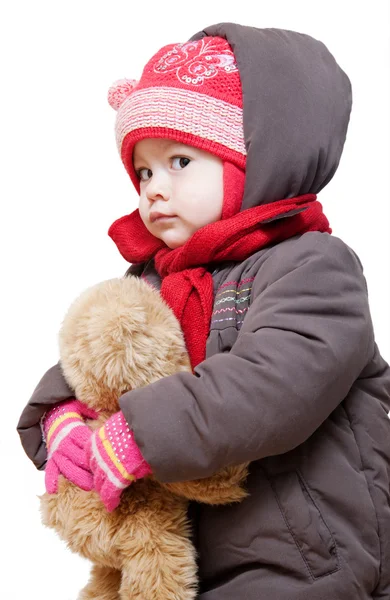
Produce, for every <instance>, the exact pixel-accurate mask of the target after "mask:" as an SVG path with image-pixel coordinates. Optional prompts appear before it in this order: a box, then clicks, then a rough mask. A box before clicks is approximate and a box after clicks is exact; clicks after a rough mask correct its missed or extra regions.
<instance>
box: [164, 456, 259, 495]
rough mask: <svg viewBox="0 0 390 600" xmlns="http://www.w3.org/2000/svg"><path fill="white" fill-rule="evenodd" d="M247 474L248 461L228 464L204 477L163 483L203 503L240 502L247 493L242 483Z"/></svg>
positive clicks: (176, 492)
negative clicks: (240, 463) (234, 464)
mask: <svg viewBox="0 0 390 600" xmlns="http://www.w3.org/2000/svg"><path fill="white" fill-rule="evenodd" d="M247 475H248V463H245V464H242V465H237V466H230V467H226V468H225V469H222V470H220V471H218V472H217V473H215V474H214V475H212V476H211V477H206V478H205V479H196V480H194V481H180V482H175V483H163V484H162V485H163V486H164V487H165V488H167V489H169V490H170V491H171V492H173V493H174V494H177V495H178V496H181V497H182V498H186V499H187V500H195V501H196V502H202V503H204V504H230V503H231V502H240V501H241V500H243V499H244V498H245V497H246V496H247V495H248V493H247V492H246V490H245V488H244V487H243V484H244V482H245V480H246V478H247Z"/></svg>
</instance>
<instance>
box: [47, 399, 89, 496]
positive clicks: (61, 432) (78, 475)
mask: <svg viewBox="0 0 390 600" xmlns="http://www.w3.org/2000/svg"><path fill="white" fill-rule="evenodd" d="M97 416H98V414H97V412H96V411H94V410H92V409H89V408H88V407H87V406H85V404H83V403H82V402H80V401H79V400H67V401H65V402H60V403H59V404H56V405H55V406H54V407H53V408H52V409H50V410H49V411H48V412H47V413H46V414H45V416H44V419H43V422H42V430H43V434H44V438H45V442H46V447H47V450H48V457H47V463H46V467H45V486H46V491H47V492H48V493H49V494H56V493H57V491H58V478H59V476H60V475H63V476H64V477H66V479H68V480H69V481H71V482H72V483H74V484H75V485H77V486H78V487H80V488H81V489H83V490H91V489H92V487H93V477H92V473H91V471H90V469H89V466H88V461H87V459H86V455H85V445H86V443H87V441H88V440H89V439H90V437H91V435H92V431H91V430H90V429H89V427H88V426H87V425H85V423H84V417H85V418H89V419H96V418H97Z"/></svg>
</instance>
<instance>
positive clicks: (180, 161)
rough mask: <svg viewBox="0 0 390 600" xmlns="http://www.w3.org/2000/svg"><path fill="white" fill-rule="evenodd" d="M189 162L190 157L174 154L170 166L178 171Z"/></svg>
mask: <svg viewBox="0 0 390 600" xmlns="http://www.w3.org/2000/svg"><path fill="white" fill-rule="evenodd" d="M190 162H191V159H190V158H186V157H185V156H174V157H173V159H172V168H173V169H175V170H177V171H180V170H181V169H184V167H186V166H187V165H188V164H189V163H190Z"/></svg>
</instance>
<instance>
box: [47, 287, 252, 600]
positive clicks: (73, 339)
mask: <svg viewBox="0 0 390 600" xmlns="http://www.w3.org/2000/svg"><path fill="white" fill-rule="evenodd" d="M59 351H60V364H61V368H62V371H63V374H64V377H65V379H66V381H67V383H68V384H69V386H70V387H71V388H73V390H74V391H75V397H76V398H77V399H78V400H80V401H81V402H83V403H84V404H86V405H87V406H88V407H89V408H91V409H94V410H95V411H96V412H97V415H98V417H97V418H96V419H94V420H92V419H91V420H88V421H87V424H88V425H89V426H90V427H91V429H96V428H97V427H100V426H101V425H102V424H103V423H104V422H105V420H106V419H107V418H108V417H110V416H111V415H112V414H114V413H115V412H117V411H118V410H120V407H119V404H118V398H119V397H120V396H121V395H122V394H123V393H124V392H126V391H129V390H132V389H135V388H137V387H141V386H145V385H147V384H149V383H152V382H154V381H157V380H158V379H160V378H161V377H166V376H169V375H173V374H174V373H178V372H180V371H188V372H190V371H191V366H190V361H189V357H188V353H187V350H186V347H185V341H184V337H183V333H182V331H181V328H180V325H179V322H178V321H177V319H176V317H175V316H174V314H173V312H172V310H171V309H170V308H169V306H168V305H167V304H166V303H165V302H164V301H163V299H162V298H161V296H160V294H159V292H158V291H157V290H155V289H154V288H152V287H151V286H150V285H149V284H147V283H146V282H145V281H143V280H142V279H140V278H138V277H135V276H130V277H124V278H117V279H110V280H108V281H104V282H101V283H99V284H97V285H94V286H92V287H90V288H88V289H87V290H85V291H84V292H83V293H82V294H81V295H80V296H79V297H78V298H77V299H76V301H75V302H73V303H72V305H71V307H70V308H69V310H68V312H67V313H66V315H65V317H64V319H63V322H62V324H61V329H60V332H59ZM247 467H248V465H247V464H243V465H234V466H230V467H227V468H225V469H223V470H221V471H219V472H217V473H216V474H214V475H213V476H211V477H208V478H205V479H202V480H197V481H186V482H175V483H163V482H160V481H157V479H156V478H155V477H154V476H153V475H150V476H148V477H146V478H144V479H139V480H137V481H136V482H135V483H133V484H132V485H130V486H129V487H128V488H126V489H125V490H124V491H123V493H122V495H121V501H120V504H119V506H118V507H117V508H116V509H115V510H114V511H113V512H107V511H106V509H105V507H104V505H103V503H102V501H101V499H100V497H99V496H98V494H97V492H96V491H94V490H92V491H84V490H82V489H80V488H78V487H76V486H75V485H73V484H72V483H71V482H69V481H68V480H67V479H65V478H64V477H60V480H59V483H58V491H57V493H55V494H48V493H45V494H43V495H42V496H41V497H40V500H41V514H42V521H43V523H44V525H46V526H48V527H50V528H53V529H54V530H55V531H56V532H57V533H58V534H59V536H60V538H62V539H63V540H65V542H66V543H67V545H68V547H69V548H70V549H71V550H72V551H74V552H76V553H78V554H80V555H81V556H83V557H85V558H87V559H89V560H90V561H91V562H92V563H93V564H92V570H91V576H90V580H89V582H88V584H87V585H86V587H84V588H83V590H82V591H81V592H80V595H79V596H78V600H92V599H95V600H96V599H97V598H98V599H99V600H130V599H131V600H133V599H134V600H141V599H142V600H193V599H194V598H195V597H196V594H197V567H196V553H195V549H194V547H193V544H192V542H191V527H190V522H189V520H188V516H187V511H188V505H189V501H190V500H195V501H197V502H203V503H208V504H212V505H217V504H221V505H222V504H229V503H232V502H240V501H241V500H243V499H244V498H245V497H246V495H247V492H246V490H245V486H244V483H245V479H246V477H247V472H248V468H247Z"/></svg>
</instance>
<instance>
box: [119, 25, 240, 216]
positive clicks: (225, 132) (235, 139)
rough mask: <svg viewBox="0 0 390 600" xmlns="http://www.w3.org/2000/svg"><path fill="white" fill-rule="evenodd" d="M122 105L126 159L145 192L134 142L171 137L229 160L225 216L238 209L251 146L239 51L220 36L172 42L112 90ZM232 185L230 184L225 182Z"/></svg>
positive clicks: (121, 136) (121, 148)
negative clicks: (245, 125)
mask: <svg viewBox="0 0 390 600" xmlns="http://www.w3.org/2000/svg"><path fill="white" fill-rule="evenodd" d="M108 101H109V103H110V105H111V106H112V107H113V108H114V109H115V110H117V119H116V125H115V132H116V140H117V146H118V150H119V153H120V155H121V158H122V161H123V164H124V166H125V168H126V170H127V172H128V173H129V175H130V178H131V180H132V182H133V184H134V186H135V188H136V189H137V191H138V193H139V191H140V187H139V180H138V177H137V175H136V173H135V171H134V167H133V160H132V157H133V149H134V145H135V144H136V143H137V142H138V141H140V140H142V139H145V138H168V139H172V140H176V141H178V142H181V143H183V144H188V145H190V146H195V147H196V148H199V149H201V150H205V151H206V152H210V153H211V154H214V155H216V156H218V157H219V158H221V159H222V160H223V161H224V183H225V184H228V183H229V188H231V183H232V181H236V184H237V183H238V185H236V186H233V187H235V188H236V189H235V192H234V194H233V196H234V198H232V197H229V199H227V198H225V199H224V211H223V218H227V217H229V216H231V215H232V214H235V213H236V212H238V210H239V208H240V203H241V199H242V195H243V187H244V170H245V163H246V149H245V142H244V131H243V110H242V89H241V81H240V75H239V72H238V68H237V65H236V62H235V57H234V54H233V51H232V49H231V47H230V45H229V44H228V42H227V41H226V40H225V39H223V38H220V37H204V38H202V39H201V40H198V41H193V42H186V43H183V44H170V45H168V46H164V47H163V48H161V50H159V51H158V52H157V53H156V54H155V55H154V56H153V57H152V58H151V59H150V60H149V62H148V63H147V64H146V66H145V68H144V70H143V73H142V76H141V79H140V80H139V81H138V82H136V81H135V80H128V79H122V80H119V81H117V82H116V83H114V84H113V85H112V86H111V88H110V89H109V92H108ZM225 190H226V185H225Z"/></svg>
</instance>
